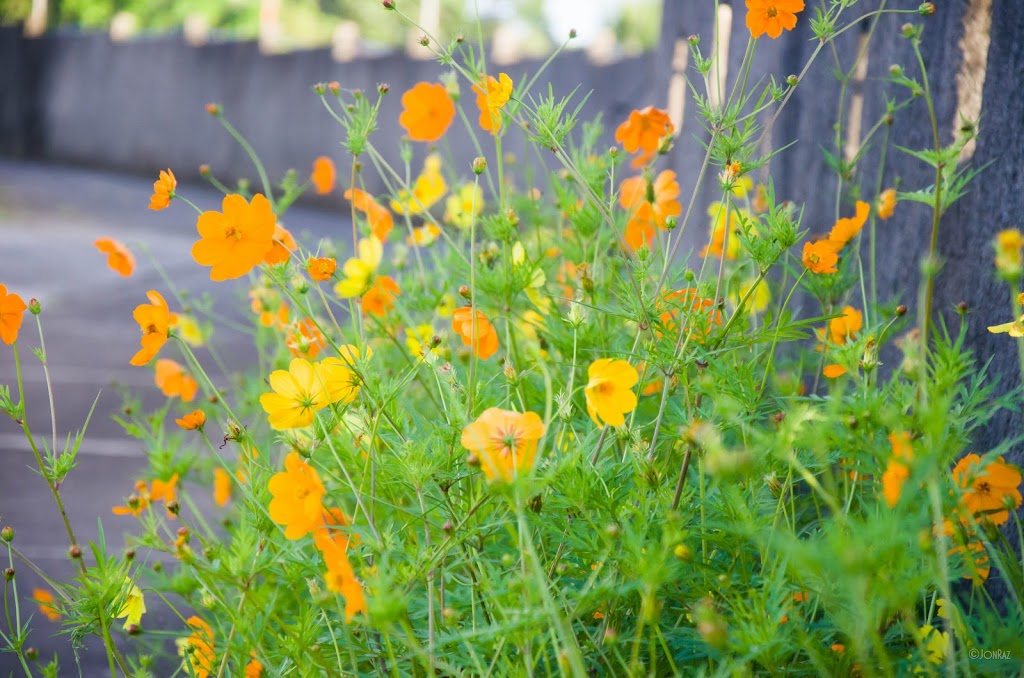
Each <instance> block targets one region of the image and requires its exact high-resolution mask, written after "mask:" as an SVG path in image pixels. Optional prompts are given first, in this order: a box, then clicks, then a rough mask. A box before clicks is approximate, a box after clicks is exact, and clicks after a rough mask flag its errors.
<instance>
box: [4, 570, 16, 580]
mask: <svg viewBox="0 0 1024 678" xmlns="http://www.w3.org/2000/svg"><path fill="white" fill-rule="evenodd" d="M12 579H14V568H13V567H8V568H7V569H6V570H4V580H5V581H11V580H12Z"/></svg>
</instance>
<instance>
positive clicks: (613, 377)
mask: <svg viewBox="0 0 1024 678" xmlns="http://www.w3.org/2000/svg"><path fill="white" fill-rule="evenodd" d="M587 374H588V375H589V377H590V381H589V382H588V383H587V386H586V388H584V390H583V392H584V394H585V395H586V397H587V413H588V414H589V415H590V418H591V419H593V420H594V423H595V424H597V425H598V426H603V425H604V424H611V425H612V426H622V425H623V424H625V423H626V418H625V415H626V414H627V413H629V412H632V411H633V409H634V408H635V407H636V402H637V399H636V394H635V393H633V387H634V386H636V383H637V382H638V381H640V375H639V373H637V371H636V368H635V367H633V366H632V365H630V364H629V363H628V362H627V361H625V360H613V359H611V358H602V359H600V360H595V361H594V362H592V363H590V367H589V369H588V370H587Z"/></svg>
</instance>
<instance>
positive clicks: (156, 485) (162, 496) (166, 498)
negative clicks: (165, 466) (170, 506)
mask: <svg viewBox="0 0 1024 678" xmlns="http://www.w3.org/2000/svg"><path fill="white" fill-rule="evenodd" d="M177 499H178V474H177V473H175V474H174V475H172V476H171V477H170V478H168V479H167V480H159V479H157V480H154V481H153V488H152V489H151V490H150V491H149V501H151V502H154V501H162V502H163V503H165V504H166V503H168V502H172V501H176V500H177Z"/></svg>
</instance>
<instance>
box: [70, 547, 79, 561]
mask: <svg viewBox="0 0 1024 678" xmlns="http://www.w3.org/2000/svg"><path fill="white" fill-rule="evenodd" d="M68 555H69V556H71V558H73V559H74V560H78V559H79V558H81V557H82V549H81V547H79V546H78V544H72V545H71V548H69V549H68Z"/></svg>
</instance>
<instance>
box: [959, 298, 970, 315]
mask: <svg viewBox="0 0 1024 678" xmlns="http://www.w3.org/2000/svg"><path fill="white" fill-rule="evenodd" d="M967 310H968V306H967V302H966V301H961V302H960V303H959V304H957V305H956V312H957V313H959V314H960V315H964V314H965V313H967Z"/></svg>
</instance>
